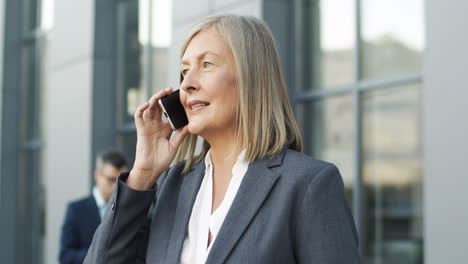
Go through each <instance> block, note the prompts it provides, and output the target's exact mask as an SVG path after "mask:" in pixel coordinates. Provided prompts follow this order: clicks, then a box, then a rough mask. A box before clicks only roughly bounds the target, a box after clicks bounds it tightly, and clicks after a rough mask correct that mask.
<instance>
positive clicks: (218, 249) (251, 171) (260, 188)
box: [165, 150, 286, 264]
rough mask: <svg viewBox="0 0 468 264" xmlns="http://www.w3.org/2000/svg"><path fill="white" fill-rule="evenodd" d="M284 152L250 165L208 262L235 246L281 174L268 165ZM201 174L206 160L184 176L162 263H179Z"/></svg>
mask: <svg viewBox="0 0 468 264" xmlns="http://www.w3.org/2000/svg"><path fill="white" fill-rule="evenodd" d="M285 153H286V150H283V151H281V152H280V153H279V154H277V155H275V156H273V157H268V158H265V159H261V160H255V161H253V162H252V163H251V164H250V165H249V168H248V169H247V172H246V174H245V176H244V179H243V180H242V183H241V185H240V187H239V190H238V191H237V194H236V197H235V198H234V201H233V203H232V205H231V208H230V209H229V212H228V214H227V215H226V218H225V219H224V222H223V225H222V226H221V229H220V231H219V233H218V235H217V237H216V240H215V241H214V244H213V247H212V248H211V251H210V254H209V255H208V258H207V260H206V263H207V264H212V263H213V264H214V263H223V262H224V261H225V259H226V258H227V256H228V255H229V253H230V252H231V251H232V249H233V248H234V247H235V245H236V243H237V241H238V240H239V239H240V238H241V236H242V234H243V232H244V231H245V229H246V228H247V226H248V225H249V223H250V222H251V221H252V219H253V217H254V216H255V214H256V213H257V211H258V210H259V209H260V207H261V205H262V203H263V201H264V200H265V199H266V197H267V196H268V194H269V192H270V190H271V189H272V188H273V186H274V184H275V183H276V181H277V180H278V178H279V176H280V175H279V174H278V173H276V172H274V171H272V170H270V168H272V167H275V166H280V165H281V164H282V162H283V158H284V155H285ZM204 174H205V164H204V162H200V163H199V164H197V165H196V166H195V167H194V168H193V169H192V170H191V171H190V172H189V173H188V174H187V175H186V176H185V177H184V179H183V182H182V186H181V189H180V194H179V200H178V202H177V209H176V214H175V223H174V228H173V230H172V233H171V239H170V242H169V249H170V250H169V251H168V253H167V255H166V261H165V263H171V264H178V263H179V262H180V256H181V253H182V246H183V243H184V241H185V237H186V235H187V228H188V223H189V220H190V215H191V213H192V208H193V204H194V203H195V199H196V196H197V193H198V190H199V189H200V185H201V182H202V179H203V176H204Z"/></svg>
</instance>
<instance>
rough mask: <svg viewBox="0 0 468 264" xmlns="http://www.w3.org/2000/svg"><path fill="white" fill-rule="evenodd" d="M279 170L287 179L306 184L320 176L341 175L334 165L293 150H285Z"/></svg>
mask: <svg viewBox="0 0 468 264" xmlns="http://www.w3.org/2000/svg"><path fill="white" fill-rule="evenodd" d="M278 170H279V172H280V173H281V174H282V175H283V176H285V178H286V179H288V180H291V181H295V182H301V183H304V184H307V182H309V183H310V182H311V181H313V180H314V179H315V178H317V177H319V176H320V175H325V177H333V176H332V174H333V175H340V174H339V171H338V168H337V167H336V166H335V165H334V164H333V163H330V162H327V161H323V160H320V159H316V158H313V157H310V156H308V155H306V154H304V153H301V152H297V151H294V150H291V149H287V150H285V152H284V156H283V160H282V163H281V166H278Z"/></svg>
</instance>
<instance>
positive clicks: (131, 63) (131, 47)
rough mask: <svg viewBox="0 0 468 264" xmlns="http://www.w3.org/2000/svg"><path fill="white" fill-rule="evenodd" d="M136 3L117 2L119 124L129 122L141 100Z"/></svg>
mask: <svg viewBox="0 0 468 264" xmlns="http://www.w3.org/2000/svg"><path fill="white" fill-rule="evenodd" d="M138 7H139V1H123V2H119V3H118V6H117V23H118V24H117V87H118V91H119V92H118V94H119V98H118V104H117V107H118V109H117V112H118V113H119V116H118V123H119V124H120V125H121V124H125V123H129V122H133V114H134V113H135V110H136V108H137V107H138V105H140V104H141V103H143V102H144V100H145V97H144V96H145V93H144V90H143V89H142V85H141V67H142V63H141V59H142V56H141V45H140V43H139V40H138V32H139V24H138Z"/></svg>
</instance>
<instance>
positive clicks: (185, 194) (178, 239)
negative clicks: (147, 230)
mask: <svg viewBox="0 0 468 264" xmlns="http://www.w3.org/2000/svg"><path fill="white" fill-rule="evenodd" d="M204 175H205V163H204V162H203V161H202V162H200V163H199V164H198V165H196V166H195V167H194V168H193V169H192V171H191V172H189V173H188V174H187V175H185V176H184V179H183V183H182V186H181V188H180V192H179V199H178V202H177V209H176V213H175V220H174V221H175V223H174V227H173V229H172V232H171V239H170V241H169V247H168V252H167V255H166V261H165V262H164V263H173V264H178V263H179V260H180V254H181V251H182V245H183V244H184V240H185V236H186V234H187V227H188V222H189V220H190V215H191V213H192V207H193V204H194V202H195V198H196V197H197V193H198V190H199V189H200V184H201V182H202V179H203V176H204Z"/></svg>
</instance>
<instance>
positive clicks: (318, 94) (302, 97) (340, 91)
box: [293, 85, 356, 103]
mask: <svg viewBox="0 0 468 264" xmlns="http://www.w3.org/2000/svg"><path fill="white" fill-rule="evenodd" d="M353 90H356V87H355V86H354V85H352V86H346V87H343V88H337V89H327V90H325V89H313V90H312V91H308V92H305V93H297V94H296V95H295V96H294V98H293V100H294V101H295V102H297V103H302V102H307V101H315V100H320V99H322V98H325V97H332V96H338V95H344V94H348V93H351V92H353Z"/></svg>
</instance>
